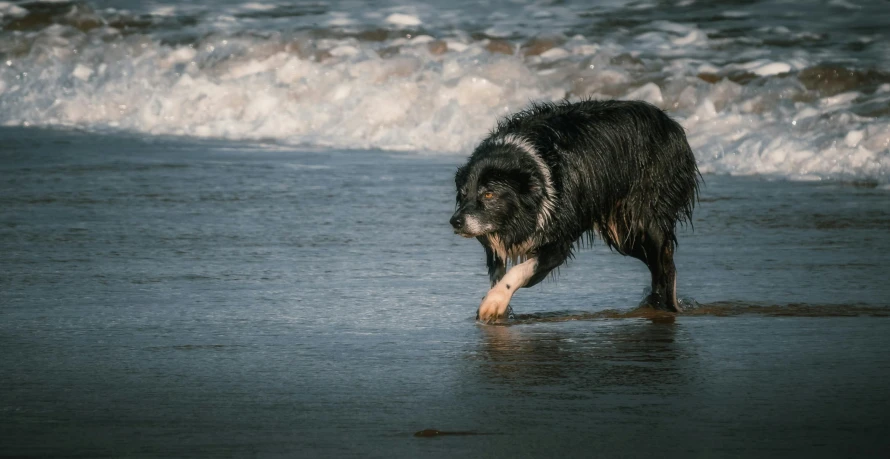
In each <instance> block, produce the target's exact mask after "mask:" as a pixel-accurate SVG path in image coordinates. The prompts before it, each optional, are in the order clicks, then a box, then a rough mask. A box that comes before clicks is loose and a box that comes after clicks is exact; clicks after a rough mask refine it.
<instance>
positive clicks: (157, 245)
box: [0, 128, 890, 457]
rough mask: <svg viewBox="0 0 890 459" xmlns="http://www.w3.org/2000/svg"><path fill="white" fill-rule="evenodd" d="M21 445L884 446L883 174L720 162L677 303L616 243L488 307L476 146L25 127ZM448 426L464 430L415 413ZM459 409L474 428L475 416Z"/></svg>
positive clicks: (459, 452)
mask: <svg viewBox="0 0 890 459" xmlns="http://www.w3.org/2000/svg"><path fill="white" fill-rule="evenodd" d="M0 138H3V139H4V144H3V147H2V148H0V348H2V350H3V352H2V353H0V388H2V390H0V445H3V446H2V452H3V453H4V454H10V455H14V456H18V455H22V456H83V457H101V456H118V457H119V456H130V457H174V456H188V457H201V456H204V457H208V456H235V457H244V456H252V455H259V456H285V457H293V456H306V457H325V456H333V457H368V456H372V457H392V456H420V455H423V456H441V457H455V456H471V457H501V456H536V457H542V456H554V455H560V456H562V455H569V456H584V457H589V456H590V455H602V456H606V457H614V456H622V457H623V456H633V457H652V456H654V455H664V454H669V455H673V456H681V455H682V456H688V455H690V454H691V455H702V456H709V457H713V456H753V455H761V456H770V457H788V456H803V455H806V456H816V457H838V456H850V455H852V456H871V457H877V456H879V455H880V454H881V453H880V451H886V449H887V447H888V446H890V444H888V440H887V439H888V438H890V430H888V427H887V426H888V421H890V417H888V414H887V413H888V412H890V410H888V409H890V391H888V389H887V384H886V380H887V376H888V375H890V357H888V355H887V353H886V352H885V351H886V349H887V346H888V345H890V333H888V332H890V318H888V312H890V309H888V306H890V305H888V300H887V299H888V298H890V285H888V283H887V269H886V263H885V261H886V253H888V251H890V233H888V231H887V229H888V228H890V193H888V192H887V190H884V189H881V188H880V186H878V185H876V184H875V183H859V182H856V183H843V182H789V181H783V180H766V179H762V178H746V177H727V176H717V175H710V174H708V175H705V177H704V178H705V182H706V187H705V188H704V190H703V193H702V200H701V203H700V205H699V206H698V208H697V209H696V214H695V219H694V222H695V229H694V231H691V230H688V229H687V230H686V231H683V232H681V233H680V236H679V239H680V247H679V250H678V258H677V262H678V271H679V280H678V289H679V292H680V295H681V296H683V297H685V298H686V299H687V304H689V305H693V302H695V303H697V306H694V307H692V306H691V307H690V310H689V311H688V312H687V313H685V314H682V315H680V316H677V317H676V318H674V317H672V316H664V315H656V314H651V313H648V312H645V311H636V310H634V308H635V306H636V304H637V303H638V302H639V301H640V299H641V298H642V297H643V296H644V289H645V287H646V284H647V282H648V281H647V278H648V273H647V271H646V269H645V267H644V266H643V265H642V264H641V263H639V262H637V261H635V260H631V259H626V258H623V257H621V256H620V255H618V254H614V253H609V252H608V250H606V249H605V248H603V247H602V245H596V246H595V247H594V248H593V249H590V250H586V251H582V252H580V253H579V255H578V257H577V258H576V259H575V260H574V261H572V262H571V263H570V264H569V265H568V266H567V267H564V268H563V269H562V270H561V271H560V276H559V278H558V281H555V282H546V283H543V284H542V285H540V286H537V287H535V288H533V289H529V290H524V291H521V292H519V293H518V294H517V296H516V298H515V300H514V308H515V310H516V313H517V320H516V321H515V322H514V323H513V324H510V325H507V326H480V325H477V324H475V323H474V321H473V315H474V310H475V308H476V306H477V305H478V302H479V300H480V298H481V297H482V295H483V294H484V292H485V290H486V286H487V275H486V274H485V270H484V258H483V253H482V250H481V249H480V247H479V246H478V244H477V243H476V242H475V241H470V240H465V239H462V238H459V237H458V236H455V235H453V234H451V232H450V229H449V225H448V223H447V219H448V217H449V216H450V214H451V211H452V207H453V190H452V186H453V185H452V180H453V172H454V170H455V168H456V166H457V165H458V164H459V163H460V162H461V160H462V158H461V157H459V156H449V155H440V156H420V155H417V154H415V153H411V152H406V153H398V154H394V153H387V152H382V151H351V152H347V151H339V150H331V149H324V150H319V149H315V150H313V149H294V148H291V147H282V146H280V145H279V146H275V145H266V146H263V145H260V146H256V145H248V144H241V143H236V142H222V141H212V140H208V141H195V140H190V141H183V140H176V139H169V138H161V137H152V138H146V137H144V136H122V135H113V136H96V135H93V134H84V133H77V132H64V131H43V130H34V129H22V128H4V129H0ZM424 429H435V430H438V431H439V432H441V433H444V434H446V435H438V436H433V437H432V438H428V437H427V438H424V437H420V438H418V437H415V436H414V434H415V433H416V432H419V431H422V430H424ZM449 433H450V434H452V435H447V434H449Z"/></svg>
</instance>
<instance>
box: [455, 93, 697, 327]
mask: <svg viewBox="0 0 890 459" xmlns="http://www.w3.org/2000/svg"><path fill="white" fill-rule="evenodd" d="M507 134H513V135H515V136H517V137H521V138H522V139H524V140H526V141H527V142H528V143H529V144H531V145H532V146H533V147H534V149H535V150H536V151H537V154H538V155H539V156H540V157H541V158H542V159H543V160H544V162H545V163H546V165H547V167H549V170H550V174H551V183H552V186H553V189H554V190H555V196H553V197H552V198H551V199H552V202H553V204H554V206H553V209H554V210H553V212H552V218H551V219H550V220H548V221H547V224H546V225H544V227H543V228H537V227H536V226H537V216H538V214H539V211H540V208H541V205H542V204H543V203H544V200H545V195H546V189H545V188H546V187H545V177H544V176H543V175H542V172H541V170H540V168H539V166H538V165H537V163H536V162H535V160H534V158H532V157H531V156H530V155H529V154H528V153H527V152H525V151H523V149H522V148H520V147H518V146H516V145H512V144H510V143H508V144H504V143H503V142H502V141H501V140H499V139H502V138H503V137H504V136H505V135H507ZM699 179H700V175H699V172H698V168H697V166H696V164H695V156H694V155H693V153H692V150H691V149H690V147H689V144H688V143H687V141H686V136H685V134H684V131H683V128H682V127H681V126H680V125H679V124H678V123H677V122H675V121H674V120H672V119H671V118H670V117H669V116H667V115H666V114H665V113H664V112H662V111H661V110H660V109H658V108H656V107H654V106H652V105H650V104H648V103H645V102H638V101H592V100H590V101H582V102H578V103H569V102H562V103H552V104H551V103H546V104H534V105H532V106H531V107H530V108H528V109H526V110H524V111H522V112H519V113H516V114H514V115H512V116H509V117H507V118H505V119H503V120H501V121H500V122H499V123H498V126H497V128H495V129H494V130H493V131H492V132H491V133H490V135H489V136H488V137H487V138H486V139H485V140H483V141H482V142H481V143H480V145H479V146H478V147H477V148H476V150H475V151H474V152H473V153H472V155H471V156H470V158H469V160H468V162H467V163H466V165H464V166H462V167H460V168H459V169H458V171H457V174H456V177H455V183H456V185H457V190H458V193H457V211H456V212H455V215H454V217H452V224H453V225H455V230H456V232H461V231H462V227H461V226H460V225H456V224H455V223H460V224H461V225H462V224H463V218H465V217H466V216H468V215H473V216H475V217H476V218H479V219H482V220H483V221H485V222H487V223H490V224H491V225H493V226H494V227H495V230H494V233H495V234H496V235H497V236H498V237H499V238H500V239H501V240H502V241H504V244H505V245H506V246H508V247H510V246H513V247H516V246H517V245H519V244H522V243H523V242H524V241H528V240H533V241H534V244H533V247H531V250H530V251H529V253H528V255H534V256H537V258H538V266H537V268H536V269H535V274H534V276H533V277H532V279H531V280H530V282H529V283H528V284H527V285H525V286H526V287H530V286H532V285H535V284H537V283H538V282H540V281H541V280H542V279H544V278H545V277H547V275H548V274H549V273H550V272H551V271H552V270H553V269H554V268H557V267H558V266H560V265H561V264H562V263H563V262H564V261H565V260H566V259H567V258H569V257H571V256H572V251H573V249H574V248H575V247H576V242H579V241H580V242H587V243H590V242H591V240H592V231H593V229H594V228H597V229H598V231H597V232H598V234H599V235H600V236H601V237H602V239H603V240H604V241H605V243H606V244H607V245H608V246H609V248H611V249H614V250H617V251H618V252H619V253H621V254H624V255H629V256H633V257H635V258H638V259H640V260H642V261H643V262H644V263H646V265H647V266H648V267H649V269H650V271H651V273H652V294H651V295H650V297H649V298H647V301H648V302H649V304H650V305H652V306H654V307H657V308H662V309H668V310H679V305H678V304H677V300H676V292H675V291H674V288H675V278H676V277H675V276H676V272H675V268H674V263H673V253H674V249H675V248H676V245H677V238H676V233H675V229H676V225H677V223H678V222H689V221H691V218H692V210H693V206H694V204H695V201H696V199H697V196H698V186H699ZM485 191H492V192H494V193H496V196H497V198H496V199H488V200H486V199H484V198H483V194H484V192H485ZM477 239H478V240H479V241H480V242H481V243H482V245H483V246H484V247H485V249H486V253H487V259H488V269H489V274H490V276H491V280H492V285H494V284H495V283H496V282H497V281H498V280H499V279H500V278H501V277H503V275H504V272H505V268H506V261H505V260H502V259H500V258H499V257H498V256H497V255H496V254H495V252H494V251H493V250H492V248H491V247H490V246H489V241H488V238H487V237H485V236H479V237H477Z"/></svg>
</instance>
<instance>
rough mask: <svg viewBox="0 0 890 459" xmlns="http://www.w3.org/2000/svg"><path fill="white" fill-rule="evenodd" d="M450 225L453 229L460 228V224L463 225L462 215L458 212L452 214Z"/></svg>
mask: <svg viewBox="0 0 890 459" xmlns="http://www.w3.org/2000/svg"><path fill="white" fill-rule="evenodd" d="M451 226H453V227H454V229H460V228H461V227H462V226H464V216H463V215H458V214H454V215H452V216H451Z"/></svg>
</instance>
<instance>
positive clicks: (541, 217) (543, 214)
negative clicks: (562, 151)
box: [502, 134, 556, 231]
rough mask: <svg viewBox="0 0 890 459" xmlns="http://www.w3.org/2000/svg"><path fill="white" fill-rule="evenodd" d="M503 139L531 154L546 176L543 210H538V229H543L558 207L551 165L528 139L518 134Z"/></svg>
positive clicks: (506, 142) (508, 135) (542, 173)
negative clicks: (548, 164)
mask: <svg viewBox="0 0 890 459" xmlns="http://www.w3.org/2000/svg"><path fill="white" fill-rule="evenodd" d="M502 141H503V142H504V144H505V145H507V144H509V145H513V146H515V147H518V148H519V149H520V150H522V151H524V152H525V153H526V154H527V155H529V157H531V158H532V160H534V161H535V164H536V165H537V166H538V170H539V171H540V172H541V176H542V177H544V200H543V201H542V202H541V210H540V211H539V212H538V222H537V223H538V230H539V231H543V230H544V227H545V226H546V225H547V223H548V222H549V221H550V220H551V219H552V218H553V212H554V211H555V207H556V204H555V202H554V201H555V199H556V189H555V188H554V187H553V178H552V177H551V175H550V167H549V166H547V163H545V162H544V158H542V157H541V155H540V154H539V153H538V150H536V149H535V147H534V145H532V144H531V142H529V141H528V140H526V139H523V138H522V137H519V136H518V135H516V134H507V135H505V136H504V137H503V139H502Z"/></svg>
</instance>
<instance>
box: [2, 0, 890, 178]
mask: <svg viewBox="0 0 890 459" xmlns="http://www.w3.org/2000/svg"><path fill="white" fill-rule="evenodd" d="M13 7H14V5H7V4H5V3H3V4H0V10H2V11H3V12H4V14H5V13H6V11H7V10H8V11H13V12H15V14H17V15H18V16H22V14H24V13H21V12H20V11H19V10H17V9H15V8H18V7H15V8H13ZM239 8H240V10H239V11H243V12H245V13H243V14H248V13H250V14H265V13H267V12H268V11H269V10H270V8H269V7H266V6H263V5H259V4H254V3H247V4H244V5H240V7H239ZM72 11H74V10H72ZM554 11H555V12H554V13H553V14H549V13H548V15H541V14H538V16H540V17H541V18H544V19H546V20H551V19H548V18H555V19H552V20H561V19H560V18H561V17H564V16H566V15H565V14H563V13H561V12H560V11H559V10H554ZM155 13H156V12H155ZM74 14H75V13H74V12H68V13H65V15H64V16H60V17H61V18H62V19H59V20H57V21H56V22H55V23H52V24H49V25H47V26H46V27H42V28H37V29H35V30H29V31H26V32H24V33H17V34H5V35H4V37H6V38H7V39H9V40H8V41H7V42H6V44H5V45H2V46H0V52H2V55H3V62H2V63H0V122H2V123H3V124H6V125H30V126H73V127H78V128H83V129H89V130H104V129H121V130H127V131H133V132H141V133H145V134H146V135H179V136H195V137H217V138H229V139H247V140H258V141H266V142H267V141H274V142H279V143H285V144H294V145H314V146H325V147H332V148H344V149H367V148H379V149H389V150H411V151H418V152H421V153H423V154H434V153H439V152H444V153H461V152H463V153H465V152H468V151H470V149H471V148H472V147H473V145H474V144H475V143H476V142H478V141H479V140H480V139H481V138H482V137H483V136H484V135H485V134H486V132H487V131H488V130H489V129H491V128H492V127H493V126H494V124H495V122H496V121H497V119H498V118H499V117H502V116H504V115H506V114H509V113H511V112H514V111H517V110H520V109H522V108H523V107H526V106H527V105H528V104H529V103H530V102H531V101H556V100H561V99H565V98H568V99H570V100H579V99H583V98H598V99H612V98H621V99H638V100H645V101H648V102H650V103H653V104H655V105H657V106H659V107H661V108H663V109H665V110H667V111H668V112H669V113H670V114H671V115H672V116H673V117H675V118H676V119H678V120H679V121H680V122H681V123H682V124H683V125H684V127H685V128H686V129H687V132H688V137H689V140H690V144H691V145H692V147H693V149H694V150H695V152H696V154H697V157H698V161H699V164H700V167H701V169H702V171H703V172H705V173H726V174H769V175H776V176H780V177H786V178H791V179H807V180H809V179H813V178H815V179H840V180H848V179H849V180H862V179H867V180H875V181H877V182H879V183H887V182H890V174H888V172H890V147H888V144H890V121H888V116H890V110H886V109H882V108H881V107H886V102H887V99H888V97H887V95H886V94H887V93H888V89H887V88H888V87H890V76H888V75H890V74H888V73H885V72H883V71H881V70H867V71H862V70H854V69H848V68H844V67H824V66H819V65H817V64H818V63H819V61H818V60H817V59H816V58H815V57H813V56H811V55H808V54H806V53H800V52H798V53H795V54H794V56H789V57H788V59H784V60H783V59H778V58H777V56H773V57H772V58H765V57H763V56H760V55H755V54H757V53H754V54H751V55H739V56H735V57H734V58H730V57H728V55H727V54H726V53H723V52H722V51H720V48H721V47H725V46H726V44H725V43H715V42H714V39H713V38H710V37H709V34H708V33H707V31H706V30H703V29H700V28H698V27H696V26H694V25H690V24H680V23H675V22H671V21H665V20H657V21H654V22H652V23H651V24H649V25H648V26H646V27H643V28H641V29H640V30H638V31H637V32H636V33H635V34H634V35H632V36H630V37H624V38H622V37H619V36H609V35H606V36H601V37H599V38H593V37H589V36H587V35H584V34H574V35H565V34H558V33H557V34H549V35H548V34H536V35H535V36H529V37H526V38H522V36H521V35H517V33H519V32H518V31H517V32H513V31H512V30H514V29H511V27H512V26H511V24H513V22H511V21H512V19H511V18H510V17H505V18H504V20H503V21H502V22H496V23H495V25H492V26H490V27H488V28H487V29H486V30H488V29H491V33H490V34H488V35H485V34H482V35H478V34H476V35H473V34H469V33H466V32H463V31H461V30H456V31H455V30H450V31H444V30H438V31H437V29H435V28H431V29H429V30H424V33H420V34H418V33H416V32H415V31H414V30H402V29H400V28H402V27H409V28H413V27H419V26H424V25H425V23H424V22H423V21H421V19H420V15H417V14H413V13H412V14H407V13H399V12H391V13H387V12H384V13H383V14H380V15H378V16H379V17H378V19H375V20H377V21H381V24H382V25H381V26H380V27H382V28H373V27H372V28H370V29H361V28H359V29H354V30H353V29H349V28H347V29H343V28H340V26H334V25H330V24H329V25H328V26H327V27H331V28H329V29H320V30H319V29H312V30H307V31H306V30H304V31H301V30H297V31H289V32H281V31H272V32H269V33H262V34H259V33H246V32H244V31H240V32H229V31H227V30H224V29H219V28H210V29H209V33H205V34H203V35H202V36H200V37H195V38H193V39H187V40H180V39H177V40H170V39H168V38H166V37H167V35H166V34H169V33H170V31H164V33H161V32H148V33H133V32H129V31H127V30H126V29H123V28H121V27H120V26H119V27H113V26H112V23H111V19H110V18H108V17H105V16H102V15H101V14H98V13H95V12H92V11H87V10H77V14H83V15H88V16H86V17H89V18H99V19H96V21H97V22H95V24H96V25H95V26H94V25H92V24H94V23H89V22H88V21H86V19H82V20H78V19H77V16H76V15H74ZM115 14H118V13H115ZM171 14H175V13H171ZM233 14H234V13H233ZM423 15H424V16H427V14H423ZM533 15H534V14H533ZM428 16H429V17H432V18H435V17H436V16H435V15H432V14H429V15H428ZM731 16H732V17H735V15H731ZM152 17H155V16H152ZM329 17H331V18H334V19H336V21H334V22H336V23H337V24H353V23H354V22H355V21H356V20H357V19H356V18H357V16H356V15H349V14H345V13H342V12H331V13H330V15H329ZM115 18H117V16H115ZM216 19H218V17H217V18H216ZM216 19H215V20H216ZM116 20H119V21H123V20H122V19H116ZM159 20H160V19H159ZM164 20H166V19H164ZM83 24H88V25H83ZM164 24H166V23H164ZM387 24H388V25H389V26H387ZM350 27H351V26H350ZM375 27H377V26H375ZM783 33H784V32H783ZM712 48H713V49H712ZM743 54H744V53H743Z"/></svg>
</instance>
